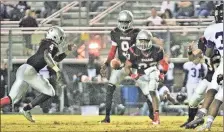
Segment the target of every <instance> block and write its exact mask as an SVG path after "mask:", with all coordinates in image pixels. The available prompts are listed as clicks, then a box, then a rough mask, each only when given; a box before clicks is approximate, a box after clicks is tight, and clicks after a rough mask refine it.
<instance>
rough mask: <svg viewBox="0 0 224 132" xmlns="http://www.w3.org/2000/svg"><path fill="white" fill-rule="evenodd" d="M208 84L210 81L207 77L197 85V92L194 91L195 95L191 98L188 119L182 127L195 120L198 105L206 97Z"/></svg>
mask: <svg viewBox="0 0 224 132" xmlns="http://www.w3.org/2000/svg"><path fill="white" fill-rule="evenodd" d="M208 84H209V82H208V81H207V80H206V79H203V80H202V81H200V83H199V84H198V86H197V87H196V89H195V92H194V93H193V95H192V96H191V98H190V100H189V108H188V119H187V121H186V122H185V123H184V124H183V125H181V126H180V127H185V125H187V124H188V123H189V122H191V121H193V120H194V118H195V116H196V114H197V111H198V105H199V103H200V102H201V101H202V100H203V98H204V94H205V92H206V89H207V87H208Z"/></svg>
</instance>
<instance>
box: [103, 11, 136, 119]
mask: <svg viewBox="0 0 224 132" xmlns="http://www.w3.org/2000/svg"><path fill="white" fill-rule="evenodd" d="M132 24H133V15H132V13H131V12H130V11H128V10H123V11H121V12H120V13H119V15H118V25H117V27H116V28H115V29H114V30H112V31H111V33H110V36H111V40H112V46H111V49H110V51H109V54H108V57H107V60H106V62H105V63H104V64H103V65H102V66H101V70H100V72H101V75H102V76H104V77H105V76H106V71H107V68H108V67H109V64H110V61H111V60H112V59H113V58H114V57H115V54H116V51H117V52H118V58H119V59H120V61H121V63H123V64H124V63H125V61H126V58H130V53H129V48H130V47H131V46H132V45H133V44H135V42H136V36H137V34H138V32H139V31H140V29H138V28H133V27H132ZM121 67H122V66H121ZM125 76H128V74H126V73H125V72H124V70H123V69H122V68H119V69H113V70H112V72H111V76H110V79H109V83H108V87H107V92H106V116H105V118H104V119H103V120H102V121H101V122H102V123H110V112H111V104H112V98H113V93H114V91H115V89H116V86H117V85H118V84H119V83H120V82H121V80H122V79H123V78H124V77H125Z"/></svg>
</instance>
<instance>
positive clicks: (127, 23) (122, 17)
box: [117, 10, 133, 32]
mask: <svg viewBox="0 0 224 132" xmlns="http://www.w3.org/2000/svg"><path fill="white" fill-rule="evenodd" d="M132 24H133V14H132V13H131V12H130V11H128V10H123V11H121V12H120V13H119V15H118V25H117V27H118V28H119V29H120V30H121V31H123V32H124V31H126V30H128V29H130V28H132Z"/></svg>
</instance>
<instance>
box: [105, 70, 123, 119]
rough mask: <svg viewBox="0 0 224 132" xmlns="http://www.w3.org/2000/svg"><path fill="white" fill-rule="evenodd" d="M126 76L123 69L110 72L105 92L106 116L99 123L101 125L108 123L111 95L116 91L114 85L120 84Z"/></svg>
mask: <svg viewBox="0 0 224 132" xmlns="http://www.w3.org/2000/svg"><path fill="white" fill-rule="evenodd" d="M125 76H127V75H126V73H125V71H124V69H123V68H122V69H121V70H112V72H111V76H110V79H109V83H108V86H107V91H106V115H105V118H104V119H103V120H102V121H101V122H102V123H110V112H111V105H112V99H113V94H114V91H115V89H116V85H117V84H119V83H120V81H121V80H123V78H124V77H125Z"/></svg>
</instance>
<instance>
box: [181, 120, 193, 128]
mask: <svg viewBox="0 0 224 132" xmlns="http://www.w3.org/2000/svg"><path fill="white" fill-rule="evenodd" d="M190 122H191V121H188V120H187V121H186V122H185V123H184V124H182V125H180V127H185V126H186V125H187V124H188V123H190Z"/></svg>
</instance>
